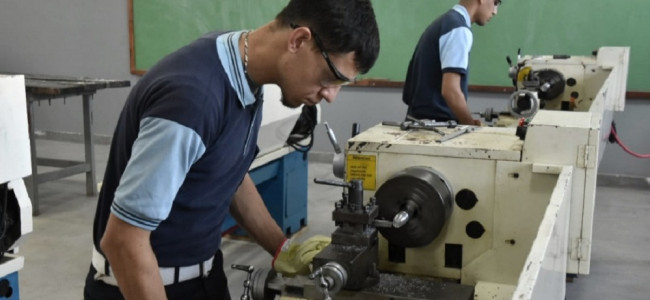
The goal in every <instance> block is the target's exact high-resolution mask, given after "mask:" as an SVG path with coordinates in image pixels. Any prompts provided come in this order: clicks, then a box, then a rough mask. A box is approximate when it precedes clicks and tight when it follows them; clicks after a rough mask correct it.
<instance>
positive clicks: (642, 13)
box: [130, 0, 650, 92]
mask: <svg viewBox="0 0 650 300" xmlns="http://www.w3.org/2000/svg"><path fill="white" fill-rule="evenodd" d="M130 1H132V2H131V9H132V11H131V22H132V24H131V25H132V45H131V46H132V50H131V51H132V52H131V54H132V60H131V64H132V70H133V71H134V72H136V73H137V72H143V71H144V70H146V69H148V68H149V67H151V66H152V65H153V64H154V63H155V62H156V61H158V60H159V59H160V58H162V57H163V56H164V55H166V54H168V53H170V52H172V51H174V50H175V49H177V48H179V47H181V46H183V45H184V44H187V43H188V42H190V41H192V40H194V39H195V38H197V37H199V36H201V35H202V34H204V33H207V32H210V31H213V30H231V29H253V28H256V27H259V26H261V25H263V24H265V23H266V22H268V21H270V20H271V19H272V18H273V17H274V16H275V15H276V14H277V13H278V12H279V11H280V10H281V9H282V7H284V6H285V5H286V3H287V2H288V0H130ZM457 2H458V1H457V0H437V1H436V0H374V1H373V5H374V7H375V13H376V15H377V21H378V23H379V31H380V38H381V50H380V55H379V58H378V60H377V63H376V65H375V67H374V68H373V69H372V70H371V71H370V72H369V73H368V74H366V75H365V76H363V77H364V78H368V79H386V80H389V81H396V82H400V81H403V80H404V78H405V74H406V68H407V66H408V63H409V60H410V58H411V54H412V52H413V49H414V48H415V44H416V43H417V40H418V38H419V37H420V34H421V33H422V31H423V30H424V29H425V28H426V27H427V26H428V25H429V24H430V23H431V22H432V21H433V20H434V19H435V18H436V17H437V16H438V15H440V14H442V13H444V12H445V11H447V10H449V9H450V8H451V7H452V6H453V5H454V4H456V3H457ZM648 12H650V1H648V0H618V1H612V0H543V1H539V0H504V1H503V4H502V5H501V6H500V7H499V13H498V15H497V16H496V17H494V18H493V19H492V21H491V22H490V23H489V24H487V25H486V26H483V27H481V26H478V25H476V24H474V26H473V28H472V30H473V32H474V47H473V50H472V53H471V58H470V83H471V84H472V85H485V86H509V85H510V84H511V81H510V80H509V78H508V77H507V71H508V65H507V63H506V59H505V57H506V55H510V56H511V57H513V58H514V57H515V56H516V53H517V49H521V51H522V54H570V55H589V54H590V53H591V52H592V51H593V50H596V49H598V48H599V47H601V46H629V47H631V50H630V60H631V61H630V69H629V78H628V90H631V91H640V92H648V91H650V76H648V75H646V73H647V72H648V71H649V70H650V55H648V54H650V33H649V32H648V31H650V18H648V17H647V16H646V14H647V13H648Z"/></svg>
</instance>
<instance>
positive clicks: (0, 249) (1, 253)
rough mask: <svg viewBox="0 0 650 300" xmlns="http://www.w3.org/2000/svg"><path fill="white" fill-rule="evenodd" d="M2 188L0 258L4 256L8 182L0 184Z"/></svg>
mask: <svg viewBox="0 0 650 300" xmlns="http://www.w3.org/2000/svg"><path fill="white" fill-rule="evenodd" d="M1 187H2V189H3V190H4V193H3V194H4V195H3V197H2V211H1V212H0V226H2V229H1V230H0V258H3V257H4V256H5V250H6V249H5V247H4V242H5V240H4V238H5V234H6V233H7V218H8V214H7V202H9V184H7V183H4V184H2V185H1Z"/></svg>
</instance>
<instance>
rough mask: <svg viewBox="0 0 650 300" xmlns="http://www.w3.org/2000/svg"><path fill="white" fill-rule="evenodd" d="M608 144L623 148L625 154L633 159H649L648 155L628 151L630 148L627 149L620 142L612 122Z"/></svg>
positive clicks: (649, 155) (614, 124)
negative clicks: (615, 144)
mask: <svg viewBox="0 0 650 300" xmlns="http://www.w3.org/2000/svg"><path fill="white" fill-rule="evenodd" d="M609 142H610V143H617V144H618V145H619V146H621V148H623V150H625V152H627V153H628V154H630V155H632V156H634V157H638V158H650V153H649V154H639V153H636V152H634V151H632V150H630V148H628V147H627V146H626V145H625V144H624V143H623V142H621V139H620V138H619V137H618V133H617V132H616V123H614V121H612V130H611V131H610V133H609Z"/></svg>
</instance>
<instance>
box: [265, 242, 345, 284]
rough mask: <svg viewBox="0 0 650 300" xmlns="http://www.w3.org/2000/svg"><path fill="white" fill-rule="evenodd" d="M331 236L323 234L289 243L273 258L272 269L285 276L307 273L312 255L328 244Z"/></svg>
mask: <svg viewBox="0 0 650 300" xmlns="http://www.w3.org/2000/svg"><path fill="white" fill-rule="evenodd" d="M331 240H332V239H331V238H330V237H327V236H323V235H316V236H313V237H310V238H309V239H307V240H306V241H304V242H303V243H295V244H291V245H289V248H288V249H287V250H284V251H280V253H279V254H278V256H277V257H276V258H275V262H274V264H273V269H275V271H276V272H278V273H282V274H283V275H285V276H295V275H307V274H309V273H310V272H311V271H310V265H311V261H312V260H313V259H314V256H316V254H318V253H319V252H321V250H323V249H324V248H325V247H327V245H329V244H330V242H331Z"/></svg>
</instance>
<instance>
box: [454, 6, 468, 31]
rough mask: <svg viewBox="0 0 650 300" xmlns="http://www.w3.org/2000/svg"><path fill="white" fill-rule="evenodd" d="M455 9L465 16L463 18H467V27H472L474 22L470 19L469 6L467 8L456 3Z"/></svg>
mask: <svg viewBox="0 0 650 300" xmlns="http://www.w3.org/2000/svg"><path fill="white" fill-rule="evenodd" d="M453 10H455V11H457V12H459V13H460V14H461V15H462V16H463V18H465V23H467V27H472V22H471V21H470V19H469V12H467V8H465V6H462V5H460V4H456V5H454V7H453Z"/></svg>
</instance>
